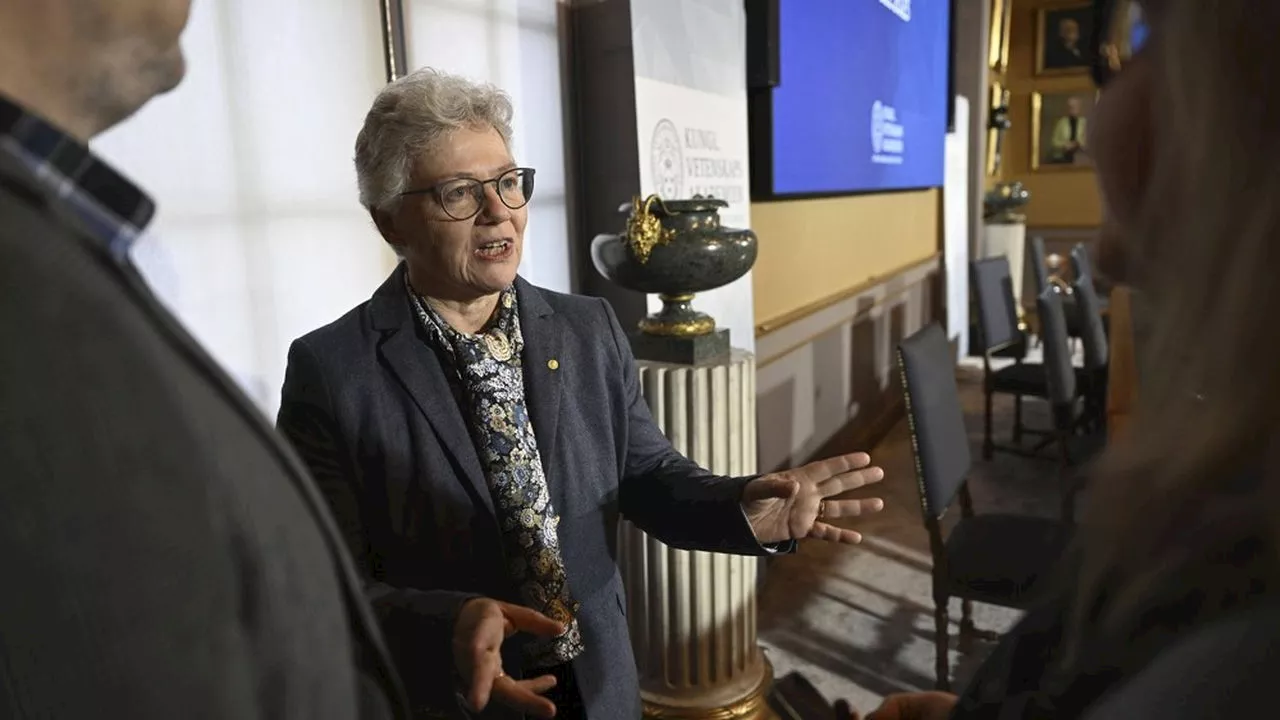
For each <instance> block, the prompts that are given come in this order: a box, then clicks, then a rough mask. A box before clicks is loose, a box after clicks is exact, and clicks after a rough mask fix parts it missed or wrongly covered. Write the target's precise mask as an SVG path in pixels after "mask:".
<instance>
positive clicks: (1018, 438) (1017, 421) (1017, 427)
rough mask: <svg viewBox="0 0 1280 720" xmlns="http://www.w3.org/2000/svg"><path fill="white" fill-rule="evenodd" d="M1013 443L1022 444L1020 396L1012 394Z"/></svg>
mask: <svg viewBox="0 0 1280 720" xmlns="http://www.w3.org/2000/svg"><path fill="white" fill-rule="evenodd" d="M1013 444H1014V445H1021V444H1022V396H1021V395H1014V396H1013Z"/></svg>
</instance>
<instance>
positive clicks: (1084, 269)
mask: <svg viewBox="0 0 1280 720" xmlns="http://www.w3.org/2000/svg"><path fill="white" fill-rule="evenodd" d="M1071 274H1072V275H1075V276H1076V279H1080V278H1083V277H1087V278H1090V279H1092V278H1093V264H1092V263H1091V262H1090V261H1089V248H1087V247H1085V246H1084V243H1076V244H1075V247H1073V248H1071Z"/></svg>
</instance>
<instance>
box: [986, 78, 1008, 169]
mask: <svg viewBox="0 0 1280 720" xmlns="http://www.w3.org/2000/svg"><path fill="white" fill-rule="evenodd" d="M987 102H988V105H987V111H988V113H991V112H994V111H995V109H996V108H1000V107H1008V105H1009V90H1008V88H1006V87H1005V86H1004V84H1003V83H999V82H993V83H991V96H990V98H989V99H988V101H987ZM1005 135H1006V133H1005V132H1004V131H1002V130H1000V129H998V128H994V127H991V126H990V125H988V127H987V177H989V178H994V177H996V176H997V175H999V174H1000V166H1001V165H1002V164H1003V158H1004V139H1005Z"/></svg>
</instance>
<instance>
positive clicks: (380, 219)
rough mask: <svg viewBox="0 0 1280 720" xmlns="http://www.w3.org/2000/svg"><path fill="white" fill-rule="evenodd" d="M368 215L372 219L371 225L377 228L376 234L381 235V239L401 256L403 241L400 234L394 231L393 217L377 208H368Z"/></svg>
mask: <svg viewBox="0 0 1280 720" xmlns="http://www.w3.org/2000/svg"><path fill="white" fill-rule="evenodd" d="M369 215H370V216H371V217H372V218H373V224H374V225H375V226H376V227H377V228H378V233H379V234H380V235H382V239H383V240H386V241H387V244H388V245H390V246H391V247H393V248H395V250H396V252H397V253H398V254H400V255H403V254H404V240H403V239H401V237H400V233H399V232H397V231H396V224H395V217H394V215H393V214H392V213H390V212H388V211H386V210H378V209H377V208H369Z"/></svg>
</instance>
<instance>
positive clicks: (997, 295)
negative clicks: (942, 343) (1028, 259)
mask: <svg viewBox="0 0 1280 720" xmlns="http://www.w3.org/2000/svg"><path fill="white" fill-rule="evenodd" d="M970 274H971V280H970V285H971V287H972V291H973V297H974V300H975V305H976V306H977V311H978V346H979V349H980V350H981V352H982V386H983V387H982V392H983V398H984V402H985V406H984V415H983V426H982V431H983V434H982V457H983V459H984V460H990V459H991V457H992V455H994V453H995V451H996V450H1010V451H1014V452H1021V449H1020V448H1019V447H1018V446H1020V445H1021V443H1022V434H1023V432H1024V431H1025V430H1026V428H1024V427H1023V424H1022V398H1023V397H1024V396H1030V397H1040V398H1043V397H1045V396H1046V394H1047V393H1048V386H1047V385H1046V384H1045V378H1044V366H1043V365H1041V364H1040V363H1028V362H1024V357H1025V355H1026V349H1027V338H1026V335H1025V333H1023V332H1022V330H1020V329H1019V328H1018V314H1017V310H1016V307H1015V304H1014V299H1013V280H1012V278H1011V277H1010V274H1009V260H1008V258H1005V257H1004V256H998V257H991V258H984V259H982V260H974V261H973V262H972V263H971V264H970ZM997 357H1000V358H1013V360H1014V363H1013V364H1012V365H1009V366H1007V367H1004V368H1001V369H1000V370H993V369H992V367H991V361H992V359H993V358H997ZM996 394H1005V395H1012V396H1013V403H1014V405H1013V437H1012V442H1013V447H1007V446H999V445H996V443H995V439H994V438H993V437H992V429H991V423H992V401H993V398H994V396H995V395H996ZM1033 432H1034V431H1033Z"/></svg>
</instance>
